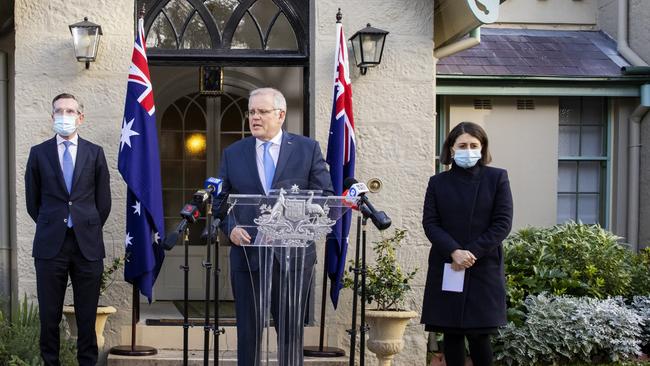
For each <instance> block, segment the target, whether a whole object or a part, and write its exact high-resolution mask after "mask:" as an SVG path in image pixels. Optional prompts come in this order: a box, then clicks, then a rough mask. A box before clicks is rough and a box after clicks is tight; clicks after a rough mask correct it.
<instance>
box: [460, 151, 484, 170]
mask: <svg viewBox="0 0 650 366" xmlns="http://www.w3.org/2000/svg"><path fill="white" fill-rule="evenodd" d="M479 160H481V149H467V150H466V149H463V150H456V151H455V152H454V161H455V162H456V165H458V166H459V167H461V168H465V169H467V168H471V167H473V166H474V165H476V163H477V162H478V161H479Z"/></svg>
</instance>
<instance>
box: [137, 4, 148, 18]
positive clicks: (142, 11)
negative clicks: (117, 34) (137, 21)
mask: <svg viewBox="0 0 650 366" xmlns="http://www.w3.org/2000/svg"><path fill="white" fill-rule="evenodd" d="M144 6H145V4H144V3H142V6H141V7H140V11H139V12H138V15H139V17H140V18H143V19H144V14H145V13H146V11H145V8H144Z"/></svg>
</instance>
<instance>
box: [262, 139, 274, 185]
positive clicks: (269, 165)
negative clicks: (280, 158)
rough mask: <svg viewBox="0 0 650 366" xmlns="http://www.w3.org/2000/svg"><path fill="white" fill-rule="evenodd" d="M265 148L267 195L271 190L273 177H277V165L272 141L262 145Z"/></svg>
mask: <svg viewBox="0 0 650 366" xmlns="http://www.w3.org/2000/svg"><path fill="white" fill-rule="evenodd" d="M262 146H264V177H265V178H266V193H269V191H270V190H271V185H272V184H273V176H274V175H275V163H274V162H273V157H272V156H271V141H267V142H265V143H263V144H262Z"/></svg>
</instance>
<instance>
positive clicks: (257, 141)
mask: <svg viewBox="0 0 650 366" xmlns="http://www.w3.org/2000/svg"><path fill="white" fill-rule="evenodd" d="M57 136H58V135H57ZM269 141H270V142H271V144H273V145H278V146H279V145H281V144H282V129H280V132H278V134H277V135H275V137H273V138H272V139H270V140H269ZM265 142H266V141H263V140H260V139H258V138H256V139H255V148H258V147H260V146H262V145H263V144H264V143H265Z"/></svg>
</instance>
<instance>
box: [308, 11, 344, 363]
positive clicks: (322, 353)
mask: <svg viewBox="0 0 650 366" xmlns="http://www.w3.org/2000/svg"><path fill="white" fill-rule="evenodd" d="M341 19H343V14H342V13H341V8H339V10H338V12H337V13H336V22H337V23H341ZM325 243H326V244H325V245H326V247H325V260H324V261H323V262H324V263H323V291H322V293H321V307H320V335H319V337H318V346H305V347H304V348H303V354H304V355H305V356H307V357H342V356H345V351H344V350H342V349H340V348H336V347H326V346H324V342H325V311H326V309H327V307H326V303H327V268H328V260H327V257H328V256H327V245H331V243H330V242H329V240H325Z"/></svg>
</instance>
